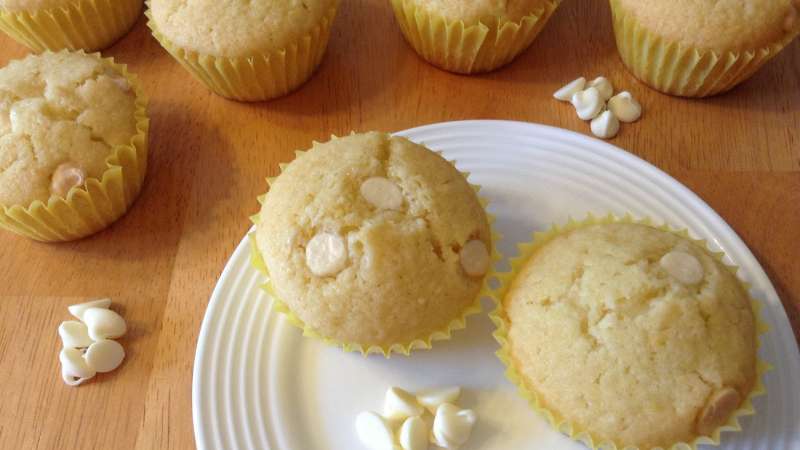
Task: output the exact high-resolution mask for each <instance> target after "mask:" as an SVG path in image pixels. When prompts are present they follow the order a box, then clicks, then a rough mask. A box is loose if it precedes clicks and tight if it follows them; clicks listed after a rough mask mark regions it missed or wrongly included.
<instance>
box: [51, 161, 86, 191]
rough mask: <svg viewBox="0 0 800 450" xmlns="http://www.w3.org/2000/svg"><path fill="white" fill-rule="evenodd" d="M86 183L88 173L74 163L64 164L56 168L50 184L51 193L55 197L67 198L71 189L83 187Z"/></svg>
mask: <svg viewBox="0 0 800 450" xmlns="http://www.w3.org/2000/svg"><path fill="white" fill-rule="evenodd" d="M85 182H86V172H85V171H84V170H83V169H81V168H80V167H79V166H77V165H76V164H73V163H69V162H66V163H63V164H61V165H60V166H58V167H56V170H55V172H53V179H52V181H51V183H50V192H51V193H52V194H53V195H58V196H60V197H65V198H66V196H67V194H68V193H69V191H70V189H72V188H74V187H78V186H81V185H83V183H85Z"/></svg>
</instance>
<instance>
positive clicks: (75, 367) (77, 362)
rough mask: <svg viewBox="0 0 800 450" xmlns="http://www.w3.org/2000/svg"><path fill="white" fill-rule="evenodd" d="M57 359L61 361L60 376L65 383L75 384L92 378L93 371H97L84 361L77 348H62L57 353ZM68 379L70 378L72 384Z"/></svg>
mask: <svg viewBox="0 0 800 450" xmlns="http://www.w3.org/2000/svg"><path fill="white" fill-rule="evenodd" d="M58 360H59V361H61V378H63V379H64V381H65V382H67V384H70V385H74V386H77V385H78V384H81V383H83V382H84V381H86V380H88V379H89V378H92V377H93V376H94V375H95V373H97V372H96V371H95V370H94V368H92V367H91V366H90V365H89V364H87V363H86V361H85V360H84V359H83V355H82V354H81V351H80V350H78V349H74V348H65V349H62V350H61V353H59V355H58ZM68 379H69V380H72V383H74V384H72V383H70V382H69V381H67V380H68ZM75 379H78V380H80V381H77V380H75Z"/></svg>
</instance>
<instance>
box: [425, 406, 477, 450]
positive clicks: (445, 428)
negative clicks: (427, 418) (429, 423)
mask: <svg viewBox="0 0 800 450" xmlns="http://www.w3.org/2000/svg"><path fill="white" fill-rule="evenodd" d="M475 422H477V416H476V415H475V412H474V411H472V410H470V409H459V408H458V407H457V406H455V405H452V404H450V403H444V404H442V405H440V406H439V408H437V409H436V416H435V417H434V419H433V438H434V440H435V441H436V442H435V444H436V445H438V446H439V447H444V448H458V447H461V446H462V445H464V444H465V443H466V442H467V441H468V440H469V436H470V434H472V427H473V426H474V425H475Z"/></svg>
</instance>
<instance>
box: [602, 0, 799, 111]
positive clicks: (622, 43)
mask: <svg viewBox="0 0 800 450" xmlns="http://www.w3.org/2000/svg"><path fill="white" fill-rule="evenodd" d="M611 9H612V15H613V18H614V33H615V34H616V39H617V47H618V49H619V53H620V56H621V57H622V61H623V62H624V63H625V65H626V66H627V67H628V69H629V70H630V71H631V72H632V73H633V75H634V76H636V78H638V79H640V80H641V81H642V82H644V83H645V84H647V85H649V86H651V87H652V88H654V89H657V90H659V91H661V92H664V93H666V94H671V95H678V96H682V97H706V96H709V95H714V94H718V93H721V92H725V91H728V90H730V89H732V88H733V87H734V86H736V85H737V84H739V83H741V82H742V81H744V80H746V79H748V78H749V77H750V76H751V75H753V73H755V71H756V70H758V69H759V68H760V67H761V66H763V65H764V64H765V63H766V62H767V61H769V60H770V59H771V58H772V57H774V56H775V55H777V54H778V53H779V52H780V51H781V50H782V49H783V48H784V47H785V46H786V45H787V44H788V43H789V42H791V40H792V39H794V38H795V37H796V36H797V34H798V33H800V19H798V9H800V2H798V1H797V0H726V1H722V2H720V1H717V0H670V1H666V0H611Z"/></svg>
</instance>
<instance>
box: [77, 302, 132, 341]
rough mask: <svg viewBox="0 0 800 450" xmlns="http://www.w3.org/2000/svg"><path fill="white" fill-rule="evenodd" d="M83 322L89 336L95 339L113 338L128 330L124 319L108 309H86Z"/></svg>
mask: <svg viewBox="0 0 800 450" xmlns="http://www.w3.org/2000/svg"><path fill="white" fill-rule="evenodd" d="M83 323H85V324H86V327H87V328H89V337H91V338H92V339H93V340H95V341H99V340H100V339H115V338H118V337H120V336H122V335H123V334H125V332H126V331H128V326H127V325H126V324H125V319H123V318H122V316H120V315H119V314H117V313H115V312H114V311H112V310H110V309H104V308H89V309H87V310H86V311H84V313H83Z"/></svg>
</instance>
